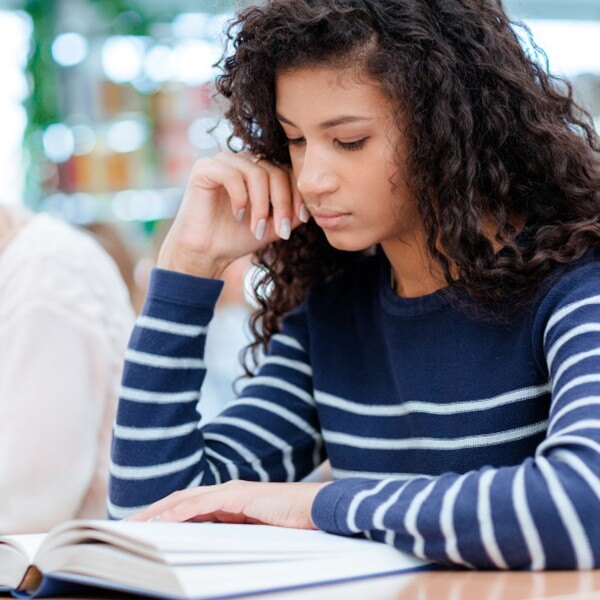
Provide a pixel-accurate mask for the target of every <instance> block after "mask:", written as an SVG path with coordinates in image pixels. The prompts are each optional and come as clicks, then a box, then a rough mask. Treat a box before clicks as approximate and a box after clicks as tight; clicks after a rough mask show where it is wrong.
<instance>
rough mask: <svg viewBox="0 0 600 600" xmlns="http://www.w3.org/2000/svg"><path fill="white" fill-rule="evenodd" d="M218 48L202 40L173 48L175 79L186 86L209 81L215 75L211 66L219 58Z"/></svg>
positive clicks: (183, 43) (180, 44)
mask: <svg viewBox="0 0 600 600" xmlns="http://www.w3.org/2000/svg"><path fill="white" fill-rule="evenodd" d="M219 50H220V49H219V47H218V46H217V45H216V44H211V43H209V42H206V41H204V40H187V41H184V42H180V43H179V44H177V45H176V46H175V47H174V48H173V61H172V62H173V65H174V75H175V79H178V80H179V81H182V82H183V83H186V84H188V85H198V84H200V83H205V82H207V81H210V80H211V79H213V78H214V76H215V75H216V71H215V69H214V68H213V67H212V65H213V64H214V63H215V62H216V61H217V59H218V58H219Z"/></svg>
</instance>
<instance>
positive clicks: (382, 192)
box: [276, 67, 416, 251]
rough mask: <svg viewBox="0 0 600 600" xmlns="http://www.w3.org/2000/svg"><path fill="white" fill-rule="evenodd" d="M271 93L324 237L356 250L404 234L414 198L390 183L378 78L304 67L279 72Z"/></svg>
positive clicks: (389, 112)
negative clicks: (364, 78)
mask: <svg viewBox="0 0 600 600" xmlns="http://www.w3.org/2000/svg"><path fill="white" fill-rule="evenodd" d="M276 98H277V117H278V119H279V122H280V124H281V126H282V127H283V130H284V132H285V134H286V136H287V138H288V140H290V142H289V144H290V145H289V149H290V157H291V161H292V168H293V171H294V175H295V177H296V181H297V184H298V189H299V190H300V192H301V194H302V196H303V198H304V202H305V204H306V206H307V208H308V210H309V212H310V213H311V215H312V216H313V217H314V218H315V221H316V222H317V224H318V225H319V226H320V227H322V228H323V231H324V232H325V235H326V236H327V239H328V241H329V243H330V244H331V245H332V246H333V247H335V248H337V249H339V250H352V251H356V250H364V249H365V248H369V247H371V246H373V245H374V244H377V243H382V242H385V241H386V240H389V239H392V238H394V239H398V237H400V238H401V239H402V238H404V237H405V235H406V236H407V237H408V236H410V233H411V232H412V231H413V229H414V227H415V223H416V219H415V210H414V204H413V202H412V201H411V198H410V194H409V191H408V188H407V186H406V185H405V184H402V185H400V186H399V187H397V188H396V190H392V184H391V182H390V179H391V178H392V177H393V176H394V175H395V174H396V173H397V171H398V167H397V165H396V155H395V152H396V143H397V139H398V129H397V127H396V124H395V122H394V118H393V111H394V108H393V106H392V105H391V103H390V102H389V100H388V99H387V97H386V96H384V94H383V92H382V91H381V90H380V89H379V87H378V86H377V84H375V83H373V82H370V81H366V80H362V81H361V80H358V78H357V77H356V75H355V74H354V71H350V70H348V71H346V70H340V69H333V68H327V67H315V68H303V69H297V70H292V71H286V72H282V73H280V74H279V75H278V76H277V78H276ZM399 180H400V181H404V177H402V176H401V177H400V178H399ZM328 215H335V216H333V217H330V218H327V216H328Z"/></svg>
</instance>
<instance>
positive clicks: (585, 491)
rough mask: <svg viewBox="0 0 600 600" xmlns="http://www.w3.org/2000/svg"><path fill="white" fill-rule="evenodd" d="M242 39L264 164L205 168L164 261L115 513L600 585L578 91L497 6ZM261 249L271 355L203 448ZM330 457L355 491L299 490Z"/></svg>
mask: <svg viewBox="0 0 600 600" xmlns="http://www.w3.org/2000/svg"><path fill="white" fill-rule="evenodd" d="M229 32H230V36H231V37H232V38H233V47H234V52H233V54H232V55H231V56H229V57H226V58H225V60H224V61H223V63H222V64H223V69H224V73H223V74H222V75H221V76H220V78H219V80H218V88H219V90H220V92H221V93H222V94H223V95H224V96H225V97H226V98H228V99H229V101H230V103H231V104H230V108H229V111H228V113H227V117H228V118H229V119H230V120H231V122H232V124H233V128H234V133H235V135H236V136H238V137H239V138H241V139H242V140H243V142H244V143H245V145H246V149H245V150H244V151H242V152H238V153H223V154H220V155H218V156H216V157H215V158H210V159H202V160H200V161H199V162H198V163H197V165H196V167H195V168H194V172H193V173H192V176H191V179H190V182H189V185H188V188H187V191H186V194H185V199H184V201H183V205H182V207H181V210H180V213H179V215H178V217H177V219H176V222H175V223H174V225H173V228H172V229H171V231H170V233H169V235H168V238H167V239H166V241H165V243H164V246H163V248H162V252H161V257H160V265H159V266H160V268H159V269H157V270H156V271H155V272H154V274H153V279H152V282H151V286H150V290H149V293H148V297H147V301H146V305H145V308H144V313H143V316H142V317H141V318H140V319H139V320H138V322H137V326H136V328H135V330H134V333H133V336H132V338H131V343H130V348H129V351H128V354H127V364H126V371H125V374H124V384H123V389H122V397H121V401H120V407H119V412H118V417H117V424H116V426H115V430H114V445H113V455H112V460H113V464H112V485H111V493H110V506H109V510H110V514H111V516H112V517H113V518H123V517H131V518H133V519H140V520H147V519H160V520H165V521H185V520H196V521H206V520H219V521H234V522H249V523H256V522H261V523H268V524H273V525H281V526H290V527H305V528H314V527H318V528H321V529H324V530H326V531H330V532H334V533H338V534H343V535H352V534H356V533H362V534H365V535H366V536H368V537H370V538H371V539H373V540H376V541H379V542H385V543H388V544H393V545H394V546H396V547H397V548H399V549H401V550H404V551H406V552H410V553H413V554H415V555H417V556H419V557H425V558H428V559H431V560H434V561H438V562H440V563H443V564H447V565H462V566H467V567H475V568H499V569H507V568H517V569H518V568H528V569H545V568H547V569H555V568H561V569H562V568H566V569H573V568H581V569H587V568H593V567H596V566H598V565H600V479H599V477H600V427H599V423H600V420H598V418H599V417H600V262H599V255H598V246H599V242H600V221H599V218H600V192H599V183H600V181H599V170H598V150H599V144H598V140H597V138H596V137H595V134H594V132H593V130H592V128H591V126H590V125H589V124H588V121H587V118H586V117H585V116H584V115H582V114H580V112H579V110H578V108H577V107H576V106H575V105H574V104H573V102H572V100H571V96H570V91H569V90H566V91H564V90H563V91H560V89H559V86H556V85H555V83H554V81H553V80H552V79H551V78H550V77H549V76H548V75H547V74H546V73H545V72H544V71H543V70H542V68H541V67H540V66H539V65H538V64H537V63H536V62H534V61H533V60H532V59H530V58H528V57H527V56H526V55H525V53H524V51H523V50H522V48H521V46H520V44H519V40H518V38H517V35H516V34H515V33H514V31H513V30H512V29H511V27H510V24H509V21H508V19H507V17H506V16H505V14H504V12H503V10H502V7H501V5H500V2H496V1H493V0H486V1H483V2H481V1H477V2H475V1H473V0H404V1H403V2H397V1H396V0H272V1H271V2H268V3H267V4H266V6H264V7H261V8H258V7H254V8H250V9H247V10H246V11H244V12H242V13H241V14H240V15H239V16H238V17H237V18H236V19H235V20H234V21H233V24H232V27H231V29H230V30H229ZM246 253H255V254H256V259H257V261H258V263H259V264H260V265H262V266H263V267H264V272H265V276H264V277H263V279H262V280H261V281H257V283H256V287H257V294H258V295H259V297H261V298H262V300H261V309H260V310H259V312H258V314H257V315H256V318H255V320H254V321H253V327H254V332H255V334H256V339H257V341H256V344H255V345H254V346H253V349H254V350H258V349H260V348H264V349H265V350H266V351H267V355H266V358H264V360H262V361H261V364H260V367H259V369H258V372H257V373H256V374H254V376H253V377H252V378H250V379H248V380H247V382H246V385H245V387H244V389H243V392H242V393H241V394H240V395H239V397H237V398H236V399H234V400H233V401H232V402H231V403H230V404H229V405H228V407H227V408H226V409H225V410H224V412H223V413H222V414H221V415H220V416H219V417H218V418H217V419H216V420H215V421H214V422H212V423H210V424H208V425H206V426H204V427H203V428H201V429H199V428H198V427H197V422H198V415H197V414H196V412H195V410H194V407H195V402H196V400H197V397H198V391H199V389H200V386H201V384H202V380H203V377H204V374H205V373H204V369H203V367H204V362H203V360H202V352H203V346H204V336H205V334H206V328H207V327H208V326H209V322H210V319H211V315H212V311H213V307H214V304H215V301H216V299H217V297H218V295H219V292H220V290H221V286H222V283H221V282H220V281H219V279H218V278H219V276H220V274H221V273H222V270H223V268H224V267H225V266H226V265H227V264H229V263H230V262H231V261H232V260H234V259H235V258H236V257H238V256H242V255H244V254H246ZM266 288H268V289H269V294H268V295H267V294H264V290H265V289H266ZM200 406H201V404H200ZM325 457H328V458H329V460H330V462H331V468H332V472H333V477H334V481H333V482H326V483H299V482H298V481H299V480H300V479H301V478H303V477H304V476H305V475H306V474H307V473H309V472H310V471H311V470H312V469H313V468H314V467H315V466H316V465H318V464H319V463H320V462H321V461H323V459H324V458H325Z"/></svg>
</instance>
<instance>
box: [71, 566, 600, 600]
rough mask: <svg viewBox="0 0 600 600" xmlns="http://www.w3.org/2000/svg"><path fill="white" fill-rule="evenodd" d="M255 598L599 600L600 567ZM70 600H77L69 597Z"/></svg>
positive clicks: (450, 576)
mask: <svg viewBox="0 0 600 600" xmlns="http://www.w3.org/2000/svg"><path fill="white" fill-rule="evenodd" d="M125 597H126V596H124V595H117V594H115V595H102V594H99V595H98V596H94V600H101V599H106V600H108V599H109V598H110V599H116V598H125ZM251 598H252V599H259V598H260V599H262V600H533V599H537V598H553V600H567V599H568V600H600V570H597V571H582V572H573V571H554V572H550V573H504V572H503V573H496V572H493V573H492V572H488V573H484V572H470V571H468V572H462V571H461V572H443V571H439V572H424V573H414V574H407V575H394V576H392V577H382V578H379V579H371V580H367V581H360V582H354V583H344V584H339V585H329V586H325V587H322V588H312V589H311V588H307V589H303V590H296V591H292V592H285V593H277V594H267V595H263V596H252V597H251ZM64 600H67V599H64ZM68 600H77V599H74V598H73V597H71V598H69V599H68ZM80 600H84V599H80ZM85 600H89V598H85Z"/></svg>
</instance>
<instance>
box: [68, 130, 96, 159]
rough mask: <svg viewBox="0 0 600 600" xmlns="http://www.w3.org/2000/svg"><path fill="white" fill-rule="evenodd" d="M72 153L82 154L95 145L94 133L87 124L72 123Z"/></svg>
mask: <svg viewBox="0 0 600 600" xmlns="http://www.w3.org/2000/svg"><path fill="white" fill-rule="evenodd" d="M71 133H72V134H73V142H74V147H73V154H75V155H76V156H83V155H85V154H89V153H90V152H91V151H92V150H93V149H94V147H95V145H96V133H95V132H94V130H93V129H92V128H91V127H90V126H89V125H83V124H81V125H73V127H71Z"/></svg>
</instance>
